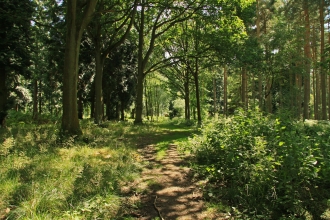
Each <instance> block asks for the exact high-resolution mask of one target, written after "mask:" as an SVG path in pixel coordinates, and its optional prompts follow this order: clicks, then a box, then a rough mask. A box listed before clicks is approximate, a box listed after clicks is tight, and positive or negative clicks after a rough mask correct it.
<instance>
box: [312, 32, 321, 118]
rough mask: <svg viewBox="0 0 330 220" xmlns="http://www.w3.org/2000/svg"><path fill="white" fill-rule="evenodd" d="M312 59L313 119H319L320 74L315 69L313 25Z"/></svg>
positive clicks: (315, 51) (315, 46)
mask: <svg viewBox="0 0 330 220" xmlns="http://www.w3.org/2000/svg"><path fill="white" fill-rule="evenodd" d="M312 60H313V64H314V65H313V82H312V85H313V96H314V119H315V120H318V119H320V118H321V117H320V114H319V105H320V100H321V93H320V74H319V73H318V71H317V67H316V66H317V43H316V31H315V26H313V44H312Z"/></svg>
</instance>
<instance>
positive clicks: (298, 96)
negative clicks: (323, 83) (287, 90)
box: [296, 73, 302, 119]
mask: <svg viewBox="0 0 330 220" xmlns="http://www.w3.org/2000/svg"><path fill="white" fill-rule="evenodd" d="M301 87H302V78H301V74H299V73H298V74H296V108H297V118H298V119H300V118H301V105H302V97H301Z"/></svg>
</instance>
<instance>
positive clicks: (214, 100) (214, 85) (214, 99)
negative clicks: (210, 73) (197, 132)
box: [213, 77, 217, 118]
mask: <svg viewBox="0 0 330 220" xmlns="http://www.w3.org/2000/svg"><path fill="white" fill-rule="evenodd" d="M213 112H214V117H215V118H216V117H217V85H216V78H215V77H214V78H213Z"/></svg>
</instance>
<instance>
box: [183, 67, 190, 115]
mask: <svg viewBox="0 0 330 220" xmlns="http://www.w3.org/2000/svg"><path fill="white" fill-rule="evenodd" d="M184 77H185V79H184V104H185V119H186V120H190V117H191V116H190V89H189V70H188V68H186V71H185V76H184Z"/></svg>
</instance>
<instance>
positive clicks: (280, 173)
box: [191, 111, 330, 219]
mask: <svg viewBox="0 0 330 220" xmlns="http://www.w3.org/2000/svg"><path fill="white" fill-rule="evenodd" d="M329 139H330V126H329V125H327V124H318V123H314V124H313V123H306V122H305V123H304V122H296V121H292V120H289V119H285V118H281V117H280V116H277V118H272V117H268V116H264V115H262V113H259V112H257V111H255V112H252V111H249V112H244V111H238V112H237V114H236V115H235V116H234V117H232V118H230V119H227V120H223V121H219V122H216V123H211V124H209V125H207V126H206V127H204V129H203V132H202V136H200V137H195V138H194V139H193V140H192V141H191V146H193V147H192V148H191V150H193V151H194V153H195V156H196V169H197V171H198V172H200V173H201V174H203V175H205V177H207V178H208V179H209V183H210V185H212V186H214V188H212V189H209V190H212V198H213V199H220V198H221V199H222V200H223V201H228V203H229V204H228V205H230V206H232V207H235V210H236V211H235V212H236V213H241V214H242V215H246V216H253V217H254V218H258V217H259V218H262V219H267V218H268V219H279V218H282V219H285V218H297V217H298V218H306V216H312V217H313V219H320V218H321V216H322V214H323V213H324V212H325V211H326V209H327V208H328V204H327V203H328V199H330V189H329V188H330V158H329V155H330V146H329V145H330V144H329V143H330V140H329ZM237 210H239V211H237Z"/></svg>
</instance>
